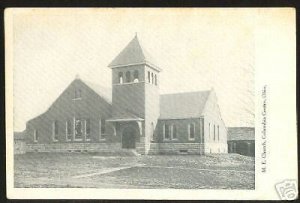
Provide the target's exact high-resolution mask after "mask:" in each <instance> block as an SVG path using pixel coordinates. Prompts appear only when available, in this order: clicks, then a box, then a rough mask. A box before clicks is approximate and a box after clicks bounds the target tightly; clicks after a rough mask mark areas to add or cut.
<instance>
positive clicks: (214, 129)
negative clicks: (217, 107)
mask: <svg viewBox="0 0 300 203" xmlns="http://www.w3.org/2000/svg"><path fill="white" fill-rule="evenodd" d="M214 141H216V126H215V125H214Z"/></svg>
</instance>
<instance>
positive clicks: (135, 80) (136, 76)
mask: <svg viewBox="0 0 300 203" xmlns="http://www.w3.org/2000/svg"><path fill="white" fill-rule="evenodd" d="M138 81H139V71H138V70H135V71H134V73H133V82H138Z"/></svg>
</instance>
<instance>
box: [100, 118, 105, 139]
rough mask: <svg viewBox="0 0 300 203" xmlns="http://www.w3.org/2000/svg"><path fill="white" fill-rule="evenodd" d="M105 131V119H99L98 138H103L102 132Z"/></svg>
mask: <svg viewBox="0 0 300 203" xmlns="http://www.w3.org/2000/svg"><path fill="white" fill-rule="evenodd" d="M104 133H105V120H104V119H100V121H99V140H104V137H103V134H104Z"/></svg>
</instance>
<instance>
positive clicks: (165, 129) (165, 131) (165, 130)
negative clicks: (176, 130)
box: [164, 124, 170, 140]
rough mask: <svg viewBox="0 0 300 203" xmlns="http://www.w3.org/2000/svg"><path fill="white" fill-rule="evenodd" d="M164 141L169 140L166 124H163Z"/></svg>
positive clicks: (168, 129) (168, 130)
mask: <svg viewBox="0 0 300 203" xmlns="http://www.w3.org/2000/svg"><path fill="white" fill-rule="evenodd" d="M164 139H165V140H168V139H170V127H169V125H168V124H164Z"/></svg>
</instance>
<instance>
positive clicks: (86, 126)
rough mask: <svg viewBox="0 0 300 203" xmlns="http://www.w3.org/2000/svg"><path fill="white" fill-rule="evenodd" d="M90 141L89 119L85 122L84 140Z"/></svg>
mask: <svg viewBox="0 0 300 203" xmlns="http://www.w3.org/2000/svg"><path fill="white" fill-rule="evenodd" d="M90 139H91V121H90V119H86V120H85V140H87V141H89V140H90Z"/></svg>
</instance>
